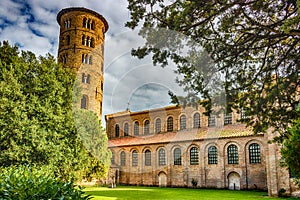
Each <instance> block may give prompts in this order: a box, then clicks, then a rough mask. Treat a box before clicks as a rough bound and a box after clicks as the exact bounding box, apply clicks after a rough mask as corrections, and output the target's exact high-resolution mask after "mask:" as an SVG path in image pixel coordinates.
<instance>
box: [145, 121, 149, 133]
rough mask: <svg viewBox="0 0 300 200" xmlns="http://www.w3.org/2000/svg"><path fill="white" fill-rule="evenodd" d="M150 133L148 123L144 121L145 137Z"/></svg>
mask: <svg viewBox="0 0 300 200" xmlns="http://www.w3.org/2000/svg"><path fill="white" fill-rule="evenodd" d="M149 133H150V121H149V120H146V121H145V123H144V134H145V135H147V134H149Z"/></svg>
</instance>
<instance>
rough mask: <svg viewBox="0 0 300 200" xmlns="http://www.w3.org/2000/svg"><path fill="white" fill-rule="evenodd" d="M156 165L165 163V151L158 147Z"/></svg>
mask: <svg viewBox="0 0 300 200" xmlns="http://www.w3.org/2000/svg"><path fill="white" fill-rule="evenodd" d="M158 165H159V166H164V165H166V151H165V150H164V149H159V151H158Z"/></svg>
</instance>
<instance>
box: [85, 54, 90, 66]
mask: <svg viewBox="0 0 300 200" xmlns="http://www.w3.org/2000/svg"><path fill="white" fill-rule="evenodd" d="M88 62H89V56H88V55H85V57H84V63H85V64H88Z"/></svg>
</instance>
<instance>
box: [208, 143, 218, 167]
mask: <svg viewBox="0 0 300 200" xmlns="http://www.w3.org/2000/svg"><path fill="white" fill-rule="evenodd" d="M208 164H218V149H217V147H215V146H210V147H209V148H208Z"/></svg>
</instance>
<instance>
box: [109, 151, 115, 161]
mask: <svg viewBox="0 0 300 200" xmlns="http://www.w3.org/2000/svg"><path fill="white" fill-rule="evenodd" d="M110 161H111V164H115V153H114V152H113V151H111V158H110Z"/></svg>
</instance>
